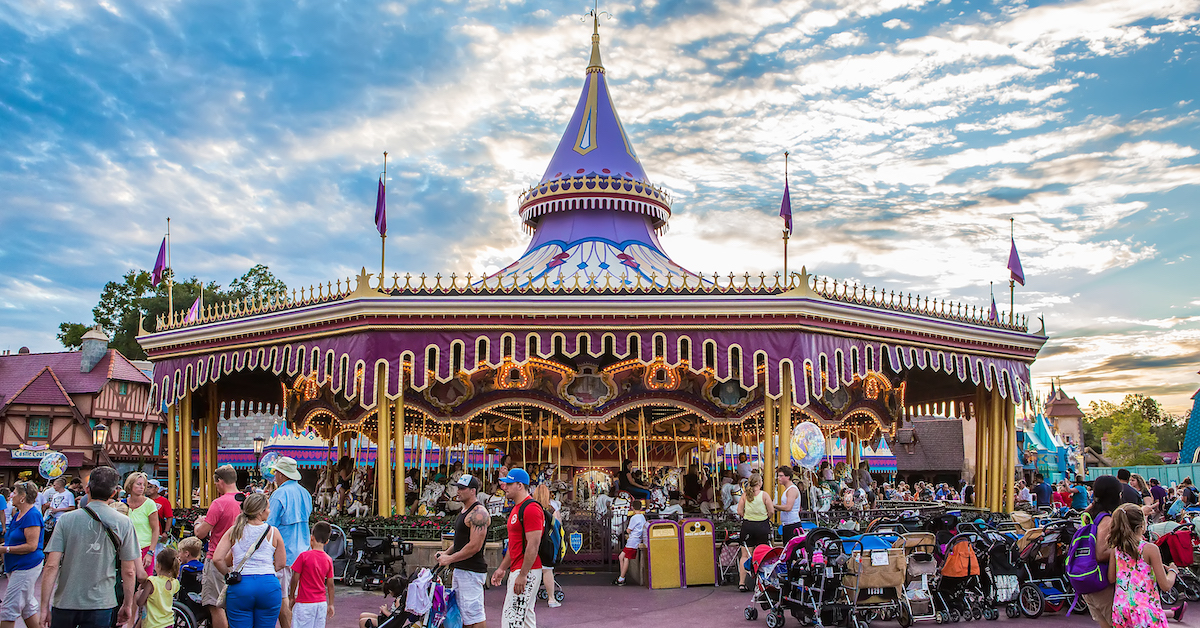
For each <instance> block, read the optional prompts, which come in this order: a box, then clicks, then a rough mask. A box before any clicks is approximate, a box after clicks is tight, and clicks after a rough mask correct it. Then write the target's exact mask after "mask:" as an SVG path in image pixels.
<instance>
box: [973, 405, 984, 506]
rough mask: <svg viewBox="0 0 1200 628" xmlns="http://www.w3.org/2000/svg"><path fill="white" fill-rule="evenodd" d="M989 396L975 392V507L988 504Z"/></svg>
mask: <svg viewBox="0 0 1200 628" xmlns="http://www.w3.org/2000/svg"><path fill="white" fill-rule="evenodd" d="M987 401H988V400H987V395H985V394H983V389H982V388H977V389H976V390H975V500H974V502H975V503H974V504H972V505H973V506H976V507H982V506H983V505H984V503H985V502H987V460H988V458H987V434H988V432H987V417H988V405H987Z"/></svg>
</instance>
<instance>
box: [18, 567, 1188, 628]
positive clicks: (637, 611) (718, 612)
mask: <svg viewBox="0 0 1200 628" xmlns="http://www.w3.org/2000/svg"><path fill="white" fill-rule="evenodd" d="M556 578H557V580H558V582H559V585H560V586H562V588H563V592H564V594H565V596H566V597H565V599H564V600H563V605H562V607H560V608H548V607H547V606H546V602H544V601H541V600H539V601H538V603H537V607H536V614H537V623H538V625H539V626H541V627H542V628H559V627H563V628H565V627H568V626H586V627H588V628H631V627H632V626H636V627H637V628H658V627H663V628H674V627H682V628H760V627H765V626H766V622H765V614H760V615H759V618H758V620H757V621H753V622H750V621H746V619H745V618H744V616H743V614H742V611H743V609H744V608H745V607H746V604H747V602H749V600H750V594H749V593H739V592H738V590H737V587H736V586H726V587H711V586H698V587H690V588H685V589H668V590H657V591H652V590H649V589H645V588H642V587H635V586H626V587H615V586H613V585H612V584H610V583H611V582H612V578H613V574H607V573H590V572H583V573H561V574H556ZM7 585H8V580H7V579H6V578H0V598H2V597H3V594H4V590H5V589H6V588H7ZM334 595H335V602H336V604H335V607H336V615H335V617H334V618H333V619H332V620H330V621H329V623H328V624H327V628H358V617H359V613H363V612H370V613H377V612H378V611H379V606H380V605H382V604H384V602H385V600H384V597H383V595H382V594H380V593H379V592H378V591H372V592H366V591H363V590H362V589H361V588H359V587H346V586H341V585H338V586H337V587H336V591H335V593H334ZM484 601H485V605H486V608H487V616H488V624H489V625H491V626H492V627H493V628H499V627H500V621H499V619H500V607H501V606H502V605H503V604H504V592H503V591H502V590H501V589H498V588H492V589H489V590H488V591H487V592H486V593H485V595H484ZM1008 622H1015V623H1016V624H1017V625H1016V626H1014V628H1022V627H1023V628H1059V627H1064V628H1065V627H1069V626H1093V625H1095V622H1093V621H1092V619H1091V617H1089V616H1087V615H1086V614H1085V615H1074V616H1072V617H1070V618H1068V617H1066V613H1065V612H1060V613H1046V614H1043V615H1042V616H1041V617H1039V618H1038V619H1036V620H1028V619H1024V618H1020V619H1007V618H1005V617H1004V615H1003V613H1001V615H1000V619H998V620H996V621H995V622H976V623H983V624H991V625H995V626H996V628H999V624H1004V623H1008ZM784 625H785V626H788V627H791V628H797V627H798V626H799V623H798V622H797V621H796V620H795V619H794V618H792V617H791V616H788V617H787V618H786V620H785V622H784ZM929 625H930V626H932V625H933V624H929ZM1176 626H1189V627H1195V628H1200V608H1197V609H1192V610H1191V611H1190V612H1189V613H1188V615H1187V616H1186V617H1185V618H1184V621H1183V622H1178V623H1177V622H1173V621H1172V622H1168V628H1174V627H1176ZM871 628H899V624H897V623H895V622H882V621H877V622H873V623H872V625H871ZM980 628H984V626H980Z"/></svg>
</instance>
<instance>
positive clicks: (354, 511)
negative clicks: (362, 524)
mask: <svg viewBox="0 0 1200 628" xmlns="http://www.w3.org/2000/svg"><path fill="white" fill-rule="evenodd" d="M346 513H347V514H349V515H350V516H351V517H364V516H366V515H369V514H371V509H370V508H367V506H366V504H363V503H362V502H360V501H358V498H357V497H355V498H354V501H353V502H352V503H351V504H350V507H349V508H347V509H346Z"/></svg>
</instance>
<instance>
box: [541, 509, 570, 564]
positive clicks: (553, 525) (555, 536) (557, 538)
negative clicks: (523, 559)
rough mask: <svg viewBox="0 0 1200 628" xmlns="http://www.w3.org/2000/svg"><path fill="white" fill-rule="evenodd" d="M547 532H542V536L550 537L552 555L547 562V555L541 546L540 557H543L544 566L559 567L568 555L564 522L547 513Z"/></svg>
mask: <svg viewBox="0 0 1200 628" xmlns="http://www.w3.org/2000/svg"><path fill="white" fill-rule="evenodd" d="M545 530H546V532H543V533H542V537H543V538H545V537H546V536H549V537H550V548H551V556H550V559H551V560H550V561H548V562H547V560H546V558H547V557H546V556H545V555H544V554H542V552H541V548H539V551H538V557H539V558H541V559H542V566H543V567H557V566H558V564H559V563H561V562H562V560H563V558H565V557H566V555H567V544H566V543H563V526H562V522H561V521H559V520H558V519H555V518H554V515H552V514H550V513H546V527H545Z"/></svg>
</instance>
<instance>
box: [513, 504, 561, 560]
mask: <svg viewBox="0 0 1200 628" xmlns="http://www.w3.org/2000/svg"><path fill="white" fill-rule="evenodd" d="M530 505H535V506H537V508H538V512H539V513H541V517H542V541H541V543H539V544H538V560H540V561H541V562H542V566H543V567H553V566H554V564H555V563H557V562H558V561H557V560H555V559H556V558H557V556H555V553H556V552H555V551H554V539H553V538H551V535H550V528H549V526H547V525H546V523H545V522H546V519H548V518H549V513H547V512H546V510H545V509H544V508H542V505H541V504H539V503H537V501H535V500H534V499H532V498H530V499H526V500H525V501H524V502H522V503H521V507H520V509H518V510H517V520H518V521H520V522H521V536H522V538H524V536H525V509H526V508H528V507H529V506H530Z"/></svg>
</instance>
